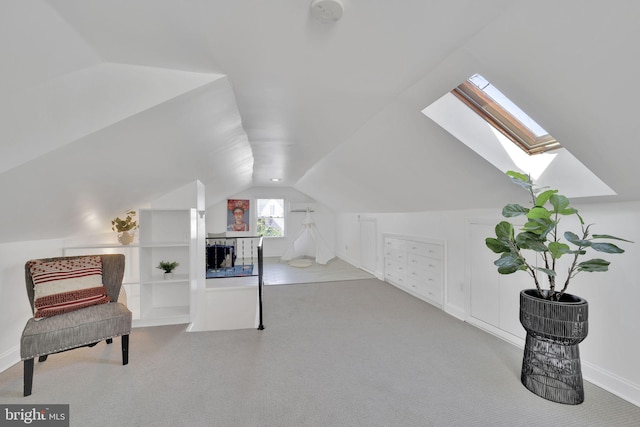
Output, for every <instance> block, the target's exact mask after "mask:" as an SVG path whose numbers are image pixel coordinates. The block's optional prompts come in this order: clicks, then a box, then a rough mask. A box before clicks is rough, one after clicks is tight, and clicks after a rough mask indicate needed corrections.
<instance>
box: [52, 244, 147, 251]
mask: <svg viewBox="0 0 640 427" xmlns="http://www.w3.org/2000/svg"><path fill="white" fill-rule="evenodd" d="M138 247H139V245H138V244H137V243H132V244H130V245H123V244H121V243H93V244H88V245H77V246H65V247H64V250H65V251H67V250H80V249H128V248H138Z"/></svg>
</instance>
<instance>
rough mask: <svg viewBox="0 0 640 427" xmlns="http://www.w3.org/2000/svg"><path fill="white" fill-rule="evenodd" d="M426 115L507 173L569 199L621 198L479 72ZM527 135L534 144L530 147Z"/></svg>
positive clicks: (436, 103)
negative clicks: (557, 190)
mask: <svg viewBox="0 0 640 427" xmlns="http://www.w3.org/2000/svg"><path fill="white" fill-rule="evenodd" d="M422 113H423V114H424V115H425V116H427V117H429V118H430V119H431V120H433V121H434V122H436V123H437V124H438V125H440V126H442V127H443V128H444V129H445V130H446V131H447V132H449V133H450V134H451V135H453V136H454V137H455V138H457V139H458V140H459V141H460V142H462V143H463V144H465V145H466V146H467V147H469V148H470V149H472V150H473V151H475V152H476V153H477V154H478V155H479V156H481V157H482V158H484V159H485V160H487V161H488V162H490V163H491V164H492V165H494V166H495V167H496V168H498V169H499V170H501V171H503V172H506V171H508V170H517V171H520V172H522V173H527V174H531V177H532V178H533V179H534V180H535V181H537V183H538V184H540V185H541V186H545V185H551V186H553V187H554V188H560V189H561V191H562V193H563V194H564V195H566V196H567V197H590V196H604V195H612V194H616V193H615V191H613V190H612V189H611V188H610V187H609V186H608V185H607V184H605V183H604V182H603V181H602V180H600V178H598V177H597V176H596V175H595V174H594V173H593V172H591V171H590V170H589V168H587V167H586V166H585V165H584V164H583V163H582V162H580V160H578V159H577V158H576V157H575V156H573V155H572V154H571V153H570V152H569V151H568V150H567V149H566V148H563V147H561V146H560V144H559V143H558V142H557V141H556V140H555V139H554V138H553V137H552V136H550V135H549V134H548V132H547V131H546V130H544V128H543V127H542V126H540V125H539V124H537V123H535V121H534V120H532V119H531V117H529V116H528V115H526V114H525V113H524V112H523V111H522V110H521V109H520V108H518V107H517V106H515V104H514V103H513V102H511V101H509V100H508V98H507V97H505V96H504V94H502V92H500V91H499V90H498V89H496V88H495V86H493V85H491V83H489V82H487V80H486V79H484V78H483V77H482V76H480V75H479V74H475V75H473V76H471V77H470V78H469V79H468V80H465V81H464V82H463V83H462V84H461V85H459V86H458V87H456V88H454V89H453V90H452V91H450V92H447V93H446V94H445V95H444V96H442V97H441V98H440V99H437V100H436V101H434V102H433V103H432V104H431V105H429V106H427V107H426V108H424V109H423V110H422ZM514 129H515V131H514ZM522 135H525V136H526V135H528V137H529V138H530V140H529V141H527V142H526V143H524V142H523V141H522V140H521V139H523V137H522ZM534 154H535V155H534Z"/></svg>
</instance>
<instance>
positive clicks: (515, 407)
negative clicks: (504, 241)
mask: <svg viewBox="0 0 640 427" xmlns="http://www.w3.org/2000/svg"><path fill="white" fill-rule="evenodd" d="M265 325H266V329H265V330H264V331H257V330H254V329H247V330H240V331H224V332H197V333H188V332H185V326H184V325H177V326H161V327H152V328H139V329H135V330H134V331H133V333H132V336H131V353H130V359H129V360H130V363H129V365H127V366H122V365H121V364H120V342H119V339H116V340H115V342H114V344H113V345H106V344H104V343H101V344H99V345H98V346H96V347H94V348H85V349H80V350H75V351H71V352H66V353H62V354H58V355H53V356H50V357H49V360H47V361H46V362H44V363H36V369H35V377H34V384H33V395H31V396H29V397H28V398H23V397H22V366H21V365H16V366H14V367H12V368H10V369H8V370H7V371H5V372H2V373H0V401H1V402H3V403H24V404H29V403H44V404H47V403H68V404H70V411H71V425H72V426H78V427H92V426H105V427H107V426H108V427H111V426H117V425H123V426H132V427H134V426H135V427H145V426H167V427H175V426H207V427H210V426H216V427H234V426H246V427H249V426H251V427H288V426H291V427H337V426H345V427H360V426H362V427H376V426H380V427H396V426H399V427H405V426H406V427H429V426H438V427H440V426H444V427H446V426H456V427H457V426H473V427H476V426H481V427H482V426H509V427H513V426H563V427H572V426H575V427H584V426H598V427H604V426H616V427H623V426H638V420H640V408H638V407H636V406H634V405H632V404H630V403H628V402H625V401H623V400H622V399H619V398H617V397H616V396H614V395H612V394H610V393H608V392H606V391H604V390H602V389H600V388H598V387H595V386H593V385H591V384H589V383H586V384H585V389H586V393H585V394H586V400H585V402H584V403H583V404H581V405H578V406H568V405H561V404H556V403H552V402H548V401H546V400H544V399H541V398H540V397H538V396H535V395H534V394H532V393H531V392H529V391H528V390H526V389H525V388H524V387H523V386H522V385H521V384H520V378H519V375H520V360H521V357H522V352H521V350H520V349H518V348H516V347H514V346H512V345H510V344H508V343H506V342H504V341H502V340H500V339H498V338H495V337H493V336H492V335H489V334H486V333H484V332H482V331H481V330H479V329H477V328H475V327H472V326H470V325H468V324H466V323H464V322H460V321H459V320H456V319H454V318H452V317H450V316H448V315H447V314H445V313H444V312H442V311H441V310H438V309H436V308H435V307H433V306H431V305H429V304H427V303H425V302H423V301H420V300H418V299H416V298H413V297H411V296H409V295H407V294H406V293H404V292H402V291H400V290H398V289H396V288H394V287H392V286H390V285H388V284H386V283H384V282H381V281H378V280H376V279H368V280H350V281H342V282H332V283H320V284H306V285H304V286H268V287H266V288H265ZM587 339H588V338H587Z"/></svg>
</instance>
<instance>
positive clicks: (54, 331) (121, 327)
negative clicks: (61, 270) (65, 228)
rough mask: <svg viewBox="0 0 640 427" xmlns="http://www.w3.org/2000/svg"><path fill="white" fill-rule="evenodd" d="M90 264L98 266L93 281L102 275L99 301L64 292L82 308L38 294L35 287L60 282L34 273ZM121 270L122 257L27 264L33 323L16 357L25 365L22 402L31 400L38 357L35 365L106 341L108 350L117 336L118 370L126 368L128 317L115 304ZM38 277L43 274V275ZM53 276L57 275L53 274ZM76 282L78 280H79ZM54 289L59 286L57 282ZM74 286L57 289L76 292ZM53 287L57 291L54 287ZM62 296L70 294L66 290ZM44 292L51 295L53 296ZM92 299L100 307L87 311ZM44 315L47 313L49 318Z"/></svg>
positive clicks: (121, 276)
mask: <svg viewBox="0 0 640 427" xmlns="http://www.w3.org/2000/svg"><path fill="white" fill-rule="evenodd" d="M89 258H91V259H92V260H93V261H95V262H96V265H98V266H99V265H100V264H101V266H102V269H101V271H100V269H99V267H97V268H96V271H95V272H94V273H95V274H94V278H92V279H91V280H98V281H100V276H99V274H100V273H101V281H102V284H103V285H104V289H102V291H101V292H102V295H101V296H98V297H93V296H92V297H89V298H86V293H85V294H83V291H84V290H83V289H81V290H79V291H78V290H75V288H74V290H73V291H71V292H67V294H70V293H71V294H73V293H74V292H75V293H76V294H78V295H81V296H82V297H85V298H84V299H83V300H82V301H81V302H77V301H72V302H68V301H65V302H63V303H60V298H59V297H58V295H60V294H57V295H49V296H48V297H47V296H45V297H44V298H43V297H42V295H41V293H42V291H40V294H39V292H38V291H36V286H43V285H44V286H43V288H42V289H47V286H49V285H48V284H47V282H49V283H52V282H55V281H56V280H57V279H59V277H53V278H52V277H44V276H43V274H44V273H42V274H41V273H39V272H38V270H37V268H38V267H39V266H41V265H45V266H51V265H54V266H56V265H59V264H57V263H60V264H65V263H66V264H71V265H74V264H73V263H83V262H86V261H87V259H89ZM98 259H99V261H101V262H99V261H98ZM124 264H125V259H124V255H122V254H108V255H107V254H104V255H94V256H88V255H82V256H72V257H58V258H47V259H40V260H31V261H28V262H27V263H26V264H25V279H26V287H27V295H28V297H29V302H30V303H31V310H32V311H33V313H34V317H32V318H30V319H29V320H28V321H27V324H26V326H25V328H24V331H23V332H22V337H21V339H20V357H21V359H22V360H23V362H24V396H29V395H30V394H31V390H32V384H33V370H34V358H36V357H38V361H39V362H44V361H45V360H46V359H47V356H48V355H50V354H54V353H60V352H63V351H67V350H72V349H75V348H79V347H85V346H88V347H93V346H94V345H96V344H98V343H99V342H100V341H103V340H106V342H107V344H111V343H112V339H113V337H117V336H120V337H122V338H121V344H122V364H123V365H126V364H127V363H128V362H129V356H128V352H129V333H130V332H131V312H130V311H129V309H128V308H127V307H126V306H124V305H123V304H121V303H119V302H117V301H118V295H119V293H120V288H121V286H122V279H123V276H124ZM47 268H48V267H47ZM42 271H45V270H44V269H43V270H42ZM34 272H35V274H36V276H37V279H36V283H37V285H34ZM67 273H68V272H67ZM47 274H51V273H47ZM56 274H58V273H57V272H56ZM76 276H78V277H79V276H80V274H77V275H76ZM95 277H97V279H96V278H95ZM74 280H78V281H82V280H86V279H84V278H77V277H75V276H74V278H73V279H67V283H69V281H71V282H73V281H74ZM40 283H42V284H40ZM55 283H61V281H58V282H55ZM75 283H76V282H73V284H72V285H68V284H67V285H60V286H61V287H65V286H66V287H69V286H75V287H77V285H75ZM54 286H57V285H56V284H54ZM100 288H101V286H100ZM39 289H40V288H39ZM53 289H58V288H53ZM92 289H96V288H92ZM66 290H67V291H68V289H66ZM47 292H50V293H52V291H47ZM107 297H108V298H107ZM47 298H48V299H47ZM92 298H93V299H94V300H95V301H98V302H93V304H96V305H89V306H85V305H87V304H90V303H87V302H86V301H87V300H91V299H92ZM45 299H46V300H47V301H48V302H49V303H50V304H51V306H50V307H54V308H49V307H47V308H43V303H42V302H41V301H43V300H45ZM39 301H40V302H39ZM79 307H82V308H79ZM47 310H50V311H49V312H48V313H47ZM43 313H44V314H43Z"/></svg>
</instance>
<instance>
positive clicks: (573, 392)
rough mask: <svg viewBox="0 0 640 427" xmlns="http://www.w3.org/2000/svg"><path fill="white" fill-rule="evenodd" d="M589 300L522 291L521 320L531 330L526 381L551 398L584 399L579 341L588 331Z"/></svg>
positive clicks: (524, 369)
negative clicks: (553, 298) (556, 298)
mask: <svg viewBox="0 0 640 427" xmlns="http://www.w3.org/2000/svg"><path fill="white" fill-rule="evenodd" d="M588 308H589V305H588V303H587V301H586V300H584V299H582V298H580V297H577V296H574V295H570V294H565V295H564V296H563V298H562V299H561V301H549V300H545V299H542V298H540V297H538V291H537V290H536V289H525V290H523V291H522V292H520V323H521V324H522V326H523V327H524V329H525V330H526V331H527V338H526V342H525V348H524V356H523V359H522V376H521V380H522V384H523V385H524V386H525V387H526V388H527V389H529V390H530V391H532V392H533V393H535V394H537V395H538V396H540V397H543V398H545V399H547V400H551V401H553V402H558V403H566V404H570V405H576V404H579V403H582V402H583V401H584V387H583V383H582V368H581V365H580V350H579V348H578V344H579V343H580V342H582V341H583V340H584V339H585V338H586V337H587V333H588Z"/></svg>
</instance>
